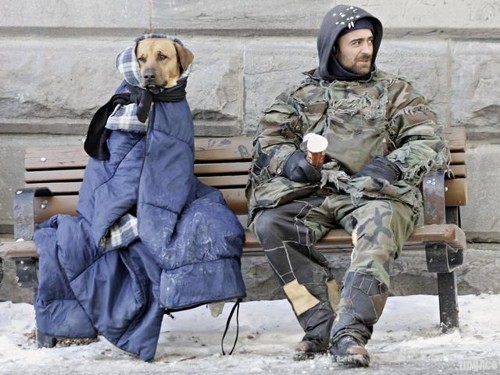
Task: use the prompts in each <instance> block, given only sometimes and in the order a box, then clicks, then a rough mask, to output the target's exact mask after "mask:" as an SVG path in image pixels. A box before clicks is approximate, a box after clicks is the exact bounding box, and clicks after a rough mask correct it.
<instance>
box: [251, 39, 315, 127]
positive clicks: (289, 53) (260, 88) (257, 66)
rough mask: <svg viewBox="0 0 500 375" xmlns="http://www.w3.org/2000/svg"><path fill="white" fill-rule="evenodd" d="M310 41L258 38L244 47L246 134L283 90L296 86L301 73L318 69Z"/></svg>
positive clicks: (312, 43) (311, 41) (311, 40)
mask: <svg viewBox="0 0 500 375" xmlns="http://www.w3.org/2000/svg"><path fill="white" fill-rule="evenodd" d="M317 64H318V62H317V52H316V42H315V40H314V39H313V38H301V39H295V38H294V39H293V40H289V39H286V38H272V39H258V40H253V41H251V42H249V43H248V44H247V45H246V46H245V51H244V58H243V75H244V83H245V117H244V118H245V127H244V130H245V133H248V134H253V133H254V131H255V130H256V129H257V125H258V121H259V119H260V117H261V116H262V112H263V111H264V110H265V109H266V108H267V107H268V106H269V105H271V103H272V102H273V101H274V99H275V98H276V96H278V95H279V94H280V93H281V92H282V91H284V90H285V89H287V88H288V87H292V86H295V85H297V84H298V83H299V82H300V81H301V80H302V79H303V78H304V75H303V74H302V72H303V71H306V70H310V69H314V68H315V67H316V66H317Z"/></svg>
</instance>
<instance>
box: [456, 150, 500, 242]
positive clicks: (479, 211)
mask: <svg viewBox="0 0 500 375" xmlns="http://www.w3.org/2000/svg"><path fill="white" fill-rule="evenodd" d="M499 158H500V145H498V144H474V145H471V146H470V147H468V149H467V190H468V203H467V205H466V206H464V207H463V208H462V210H461V212H462V226H463V228H464V230H465V232H466V234H467V237H468V240H469V241H475V242H500V201H499V200H498V187H499V186H500V169H499V168H498V167H497V165H498V159H499Z"/></svg>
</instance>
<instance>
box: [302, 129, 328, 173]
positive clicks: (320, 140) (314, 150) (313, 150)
mask: <svg viewBox="0 0 500 375" xmlns="http://www.w3.org/2000/svg"><path fill="white" fill-rule="evenodd" d="M304 142H306V148H307V156H306V159H307V161H308V162H309V164H311V165H313V166H315V167H320V166H322V165H323V163H324V161H325V151H326V148H327V147H328V140H327V139H326V138H325V137H323V136H322V135H319V134H314V133H309V134H306V135H305V137H304Z"/></svg>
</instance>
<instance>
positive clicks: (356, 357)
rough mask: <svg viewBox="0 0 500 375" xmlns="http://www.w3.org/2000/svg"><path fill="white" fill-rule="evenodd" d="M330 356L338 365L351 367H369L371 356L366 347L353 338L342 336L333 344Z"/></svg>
mask: <svg viewBox="0 0 500 375" xmlns="http://www.w3.org/2000/svg"><path fill="white" fill-rule="evenodd" d="M329 350H330V355H331V356H332V358H333V360H334V361H335V362H337V363H340V364H343V365H346V366H349V367H368V366H369V365H370V356H369V355H368V351H367V350H366V348H365V345H364V344H363V343H361V342H359V341H358V340H356V339H355V338H354V337H352V336H342V337H341V338H340V339H338V341H336V342H333V343H332V345H331V347H330V349H329Z"/></svg>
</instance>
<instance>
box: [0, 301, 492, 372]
mask: <svg viewBox="0 0 500 375" xmlns="http://www.w3.org/2000/svg"><path fill="white" fill-rule="evenodd" d="M459 304H460V321H461V327H460V329H457V330H454V331H452V332H451V333H448V334H441V333H440V328H439V312H438V300H437V297H436V296H430V295H415V296H404V297H390V298H389V300H388V303H387V305H386V309H385V311H384V315H383V316H382V318H381V320H380V321H379V323H378V324H377V325H376V326H375V331H374V334H373V339H372V340H371V341H370V342H369V344H368V346H367V348H368V350H369V351H370V353H371V358H372V364H371V367H370V368H367V369H346V368H343V367H341V366H339V365H336V364H334V363H332V362H331V360H330V358H328V357H327V356H325V357H322V358H318V359H315V360H311V361H305V362H293V361H292V360H291V356H292V353H293V345H294V344H295V343H296V342H298V341H299V340H300V339H301V337H302V332H301V329H300V327H299V325H298V323H297V322H296V320H295V317H294V316H293V313H292V311H291V309H290V307H289V305H288V303H287V302H286V301H284V300H279V301H258V302H245V303H242V304H241V307H240V314H239V339H238V342H237V344H236V348H235V350H234V353H233V354H232V355H230V356H229V355H222V353H221V339H222V334H223V332H224V327H225V325H226V320H227V317H228V314H229V311H230V309H231V307H232V304H226V305H225V307H224V310H223V313H222V314H221V315H220V316H219V317H217V318H214V317H212V315H211V313H210V310H209V309H208V308H207V307H206V306H203V307H198V308H196V309H193V310H189V311H183V312H179V313H176V314H175V319H172V318H170V317H168V316H165V318H164V321H163V325H162V333H161V336H160V341H159V343H158V349H157V353H156V358H155V361H154V362H152V363H145V362H143V361H141V360H140V359H137V358H135V357H133V356H131V355H129V354H127V353H125V352H123V351H121V350H119V349H117V348H116V347H114V346H113V345H112V344H110V343H109V342H107V341H106V340H105V339H104V338H102V337H100V338H99V340H98V341H96V342H93V343H91V344H89V345H82V346H67V347H56V348H51V349H39V348H37V345H36V343H35V342H34V340H33V337H32V335H31V333H32V331H33V328H34V311H33V306H32V305H29V304H13V303H11V302H2V303H0V374H23V375H25V374H53V375H57V374H72V375H73V374H106V375H114V374H203V375H208V374H287V375H290V374H314V375H317V374H331V373H336V374H398V375H399V374H429V373H430V374H455V375H456V374H464V375H465V374H473V373H477V374H500V320H499V318H498V316H499V313H498V311H499V310H500V295H489V294H483V295H479V296H472V295H467V296H460V297H459ZM235 328H236V321H235V318H233V320H232V322H231V325H230V330H229V332H228V334H227V336H226V339H225V341H224V350H225V352H226V353H227V352H229V351H230V350H231V347H232V344H233V341H234V338H235V333H236V329H235Z"/></svg>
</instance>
